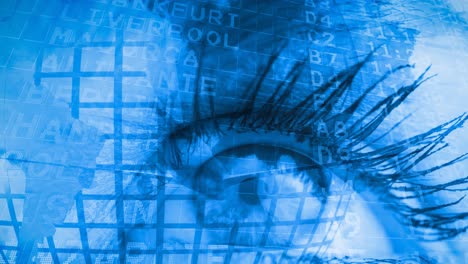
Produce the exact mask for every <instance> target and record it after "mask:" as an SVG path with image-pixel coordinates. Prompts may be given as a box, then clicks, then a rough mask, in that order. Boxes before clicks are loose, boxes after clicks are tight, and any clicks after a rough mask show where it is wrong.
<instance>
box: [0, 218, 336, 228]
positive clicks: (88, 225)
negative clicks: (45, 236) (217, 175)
mask: <svg viewBox="0 0 468 264" xmlns="http://www.w3.org/2000/svg"><path fill="white" fill-rule="evenodd" d="M343 219H344V216H336V217H332V218H330V217H326V218H325V217H324V218H319V219H303V220H295V221H276V222H268V223H265V222H264V221H261V222H248V223H238V226H239V227H258V226H259V225H262V226H298V225H307V224H319V223H329V222H334V221H342V220H343ZM13 224H18V225H21V224H22V222H15V223H13V222H10V221H0V226H11V225H13ZM200 225H201V223H198V224H197V223H151V224H138V223H125V224H124V225H123V226H119V225H118V224H117V223H89V222H86V223H60V224H55V225H54V226H55V227H59V228H101V229H116V230H117V229H121V228H124V229H156V228H193V229H200V228H220V229H229V228H231V227H232V224H229V223H226V224H222V223H203V225H201V226H200Z"/></svg>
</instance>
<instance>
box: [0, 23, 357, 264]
mask: <svg viewBox="0 0 468 264" xmlns="http://www.w3.org/2000/svg"><path fill="white" fill-rule="evenodd" d="M123 35H124V34H123V32H122V31H117V32H116V36H115V41H113V42H92V43H86V44H81V45H79V46H75V47H74V48H73V65H72V70H71V71H70V72H67V71H62V72H51V71H46V72H44V71H43V61H42V60H43V56H39V57H38V60H37V62H36V69H35V75H34V82H35V85H40V84H41V82H42V81H44V80H46V79H54V78H71V84H72V90H71V104H70V106H71V112H72V116H73V118H76V119H79V118H80V112H81V111H82V110H83V109H86V108H98V109H100V108H103V109H105V108H112V109H113V116H112V120H113V131H112V133H110V134H108V135H106V136H105V138H106V139H108V140H112V143H113V155H112V156H113V160H112V163H110V164H97V168H96V169H97V173H98V171H113V174H114V184H113V186H114V190H113V192H112V194H100V193H93V194H86V193H83V192H80V193H79V194H78V195H77V196H76V201H75V203H76V204H75V206H76V222H74V221H70V222H67V221H66V222H64V223H62V224H57V225H55V226H56V228H57V229H58V230H61V231H63V232H65V233H67V232H68V231H70V230H73V231H77V232H75V233H74V234H76V235H78V236H79V238H80V239H79V243H78V244H74V245H73V247H67V246H63V242H62V241H61V242H60V245H58V244H57V241H60V236H63V235H64V233H63V232H61V231H60V232H59V231H57V233H56V234H55V235H54V237H47V238H45V240H44V241H31V242H29V243H28V244H27V245H22V246H21V247H22V249H21V250H22V251H23V253H24V252H27V254H22V259H21V260H20V261H23V262H25V263H26V262H27V261H29V260H28V259H29V258H36V260H37V259H39V262H41V263H74V262H73V261H75V262H76V263H87V264H88V263H108V262H106V261H111V263H113V261H118V262H120V263H126V261H131V262H132V263H140V262H141V261H146V262H147V261H148V259H144V260H142V259H141V258H138V255H146V256H149V257H150V259H152V260H150V262H149V263H153V262H155V263H177V261H181V258H182V259H186V258H187V256H188V258H189V259H191V262H192V263H198V262H199V261H200V262H203V260H207V259H209V260H214V261H220V262H219V263H231V262H238V261H240V259H239V258H241V259H244V258H250V259H251V261H253V263H262V262H264V261H265V260H266V259H267V258H269V257H270V258H271V256H269V255H268V252H271V250H276V251H277V250H280V251H282V252H283V256H282V257H283V258H285V259H286V258H287V255H288V251H289V250H291V249H296V250H298V249H299V250H302V251H303V253H307V252H308V250H310V249H311V248H314V249H315V250H316V251H317V252H324V251H326V248H327V246H328V245H329V244H330V242H331V241H332V237H330V236H327V234H328V233H330V234H332V233H333V232H332V231H336V224H337V223H338V222H339V221H341V220H342V219H343V217H344V216H343V207H346V206H347V202H345V201H342V199H344V198H343V197H346V196H344V195H343V194H349V193H348V192H344V193H340V192H337V193H335V195H336V197H337V199H338V200H337V206H336V210H335V211H334V212H329V213H332V214H329V215H324V208H321V211H320V212H319V215H318V219H320V220H315V219H314V220H304V219H302V216H301V212H302V209H303V207H304V203H305V200H306V197H308V196H310V194H309V193H307V192H306V190H304V192H303V193H299V194H298V196H297V198H299V199H300V205H299V207H298V208H297V215H296V217H295V219H292V221H291V220H290V221H277V222H274V221H272V220H269V222H267V223H264V222H260V223H259V222H252V223H241V224H237V225H235V226H233V227H232V228H231V227H228V228H227V227H225V226H224V225H222V224H221V225H220V224H219V223H210V222H209V221H208V220H207V219H206V218H209V217H210V216H209V214H207V213H206V212H205V203H206V201H205V200H203V199H199V197H196V196H194V195H193V194H166V187H164V186H166V181H167V179H166V178H165V177H162V176H157V177H156V180H157V184H156V186H163V187H162V188H158V190H157V192H153V193H152V194H150V195H143V194H141V193H132V194H128V193H126V192H125V183H124V178H125V176H126V175H125V173H124V172H125V171H135V170H138V169H141V168H142V167H144V166H145V165H141V164H137V165H129V164H123V162H122V161H123V143H122V141H123V140H124V139H129V138H130V139H131V138H139V136H138V135H131V134H124V133H123V125H122V124H123V120H122V111H123V109H125V108H132V107H133V108H136V107H142V106H143V107H145V106H146V107H148V108H151V107H154V105H153V104H149V103H148V104H146V105H145V104H141V103H132V102H126V103H124V102H123V100H122V88H123V87H122V86H123V78H126V77H145V76H146V74H145V72H143V71H125V70H124V69H123V64H124V63H123V49H124V47H138V46H144V45H145V44H147V43H145V42H136V41H133V42H128V41H127V42H124V39H123ZM89 48H114V55H113V56H114V68H113V69H112V70H111V71H84V70H83V50H85V49H89ZM87 77H104V78H110V79H113V102H111V103H108V102H105V103H102V102H81V101H80V98H81V97H80V94H81V93H82V85H83V83H82V78H87ZM107 187H110V186H107ZM347 191H349V190H347ZM2 196H4V197H2V198H6V200H7V202H8V209H9V214H10V216H11V222H10V221H7V222H3V223H1V224H2V225H13V227H14V230H15V235H16V238H17V240H19V228H20V225H21V221H19V220H18V219H16V215H15V210H14V205H13V200H14V199H24V198H25V196H24V195H17V194H10V193H6V194H5V195H2ZM279 200H281V198H273V199H272V201H271V204H270V208H269V214H270V215H275V209H276V205H277V203H278V202H279ZM129 201H139V202H142V203H145V202H151V201H156V206H155V207H156V208H157V214H156V221H155V222H154V223H145V221H143V223H137V222H136V220H135V219H132V220H128V219H126V218H127V217H128V216H127V215H126V212H125V211H126V209H125V204H126V203H127V202H129ZM98 202H103V204H109V203H111V207H112V208H113V209H112V210H111V211H110V213H109V214H110V215H111V216H109V217H110V218H111V219H108V220H110V221H108V222H105V221H103V222H99V221H98V222H94V221H91V222H90V221H89V219H88V218H89V217H91V216H90V210H91V213H92V211H93V210H95V211H96V213H97V210H98V209H97V208H98V207H94V208H93V207H92V206H93V204H96V203H98ZM171 202H173V203H171ZM178 202H182V203H186V202H189V203H196V204H197V205H196V207H197V210H198V211H199V212H201V213H199V214H198V215H197V218H196V221H195V222H191V223H177V222H174V221H171V222H170V223H167V218H168V217H167V216H166V215H165V213H166V212H167V210H172V209H173V208H174V207H169V208H168V207H167V206H168V205H167V204H168V203H169V204H177V203H178ZM342 203H343V204H342ZM145 205H146V206H147V205H148V204H144V205H143V207H142V208H143V210H148V207H146V206H145ZM90 206H91V208H90ZM140 208H141V207H140ZM174 209H175V208H174ZM339 212H340V214H341V215H338V213H339ZM112 214H115V219H112V218H113V217H112ZM127 214H128V213H127ZM320 223H323V224H325V223H331V224H329V225H327V226H326V227H325V226H320ZM333 223H335V225H333ZM259 224H261V225H264V229H263V234H262V235H261V241H260V243H259V247H258V248H251V247H242V246H236V243H238V242H239V238H238V235H239V234H242V233H245V232H246V231H245V230H251V229H252V227H255V226H258V225H259ZM305 224H307V225H309V226H310V225H312V226H313V228H312V230H311V233H310V234H309V241H308V242H307V243H306V245H307V246H304V245H299V246H294V247H288V248H287V249H280V248H278V247H275V246H271V244H268V241H269V239H271V235H270V233H273V234H274V233H275V231H274V230H275V228H279V229H280V228H281V227H285V226H291V227H292V229H291V230H289V235H288V236H289V238H288V241H290V242H289V243H291V242H292V241H293V239H294V237H295V235H296V229H298V228H299V227H300V226H301V225H305ZM135 228H138V229H142V230H146V231H147V232H150V233H152V234H153V231H155V232H154V234H155V241H154V245H155V246H153V247H152V248H148V246H145V245H143V248H144V249H142V248H141V247H140V248H138V245H137V247H136V248H132V247H131V246H130V245H129V244H131V243H126V241H127V240H128V237H127V236H128V235H129V234H130V232H132V231H131V230H134V229H135ZM246 228H247V229H246ZM249 228H250V229H249ZM318 228H322V230H320V232H323V238H322V239H321V240H317V241H315V242H312V239H313V237H314V235H313V234H316V233H319V232H318V230H317V229H318ZM169 229H173V230H180V231H182V232H184V230H194V240H193V243H192V246H189V247H188V248H180V246H177V245H176V246H174V245H170V244H168V242H167V241H166V240H165V239H164V237H165V232H167V230H169ZM210 229H212V230H224V231H227V232H229V233H230V235H229V236H228V241H227V243H226V245H225V246H216V245H206V241H205V242H203V241H202V240H203V236H204V232H207V231H208V230H210ZM331 229H335V230H331ZM94 230H101V231H102V234H97V236H96V234H94V233H93V232H94ZM103 230H107V231H108V233H109V232H110V233H112V234H113V238H110V237H106V238H105V239H104V241H106V243H107V244H109V243H111V244H112V243H114V245H113V247H108V248H103V249H97V248H96V247H95V245H91V244H92V243H95V242H96V241H99V240H102V239H103V238H102V237H100V236H106V231H103ZM242 230H244V231H242ZM247 232H251V231H247ZM277 232H278V231H277ZM283 232H284V231H283ZM280 233H281V232H280ZM205 239H206V238H205ZM112 240H114V241H112ZM36 243H37V244H36ZM203 243H205V245H203ZM176 244H177V243H176ZM207 246H208V247H207ZM150 247H151V246H150ZM2 248H3V251H2V255H1V257H2V260H3V262H4V263H11V262H12V260H13V259H14V258H15V255H16V253H15V252H16V250H17V247H15V246H2ZM145 248H146V249H145ZM135 249H136V251H135ZM132 250H133V252H132ZM265 252H266V254H264V253H265ZM132 254H133V255H132ZM135 255H136V256H135ZM65 256H67V257H65ZM131 259H134V260H131ZM133 261H135V262H133ZM138 261H140V262H138ZM146 262H145V263H146Z"/></svg>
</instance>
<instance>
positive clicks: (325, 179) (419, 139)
mask: <svg viewBox="0 0 468 264" xmlns="http://www.w3.org/2000/svg"><path fill="white" fill-rule="evenodd" d="M274 56H275V55H273V56H272V57H273V58H274ZM370 57H371V55H369V56H368V57H367V58H365V59H363V60H362V61H360V62H358V63H357V64H356V65H354V66H352V67H349V68H348V69H345V70H344V71H342V72H340V73H338V74H337V75H336V76H335V77H334V78H332V79H331V80H330V82H329V83H327V84H325V85H323V86H322V87H319V88H318V89H319V90H322V92H323V93H324V94H327V95H328V96H325V98H323V101H321V102H322V104H321V105H319V107H318V108H316V109H314V108H312V107H310V108H307V107H306V106H308V105H313V101H312V100H313V99H316V97H315V96H313V95H314V94H310V95H309V96H305V97H304V99H303V100H298V101H296V102H295V103H294V104H292V105H287V106H282V105H281V103H282V102H284V100H286V99H289V98H288V96H289V91H288V89H290V88H291V87H292V86H293V85H294V82H295V81H294V76H295V72H300V71H301V69H300V68H301V66H303V64H301V62H298V63H297V64H296V65H295V66H297V67H295V66H293V67H291V72H290V73H289V74H288V75H287V76H289V77H290V78H291V79H292V81H291V82H288V85H284V84H283V83H280V84H279V85H278V86H277V87H275V90H274V92H272V93H271V95H269V96H270V97H267V98H265V100H263V101H261V102H260V103H255V102H253V101H252V99H251V98H257V97H256V96H257V93H260V91H261V88H257V89H253V90H254V91H253V92H251V93H250V94H249V95H248V96H247V97H246V98H247V100H245V102H244V103H243V104H242V105H241V106H240V107H239V108H238V109H237V110H235V111H232V112H227V113H219V114H215V115H209V116H207V117H206V118H199V119H196V120H193V121H192V122H188V123H181V124H179V125H177V126H176V127H174V128H173V130H171V132H170V133H169V134H167V135H166V136H165V139H164V140H162V141H161V145H160V146H159V148H158V150H157V151H156V152H155V154H154V155H153V156H152V157H151V158H150V159H149V160H148V163H149V164H157V169H158V171H159V170H160V171H166V170H170V171H171V172H172V173H173V174H172V175H173V176H174V178H173V180H174V182H175V183H178V184H181V185H184V186H186V187H188V188H189V189H191V190H193V191H194V192H195V197H194V201H193V208H192V209H193V211H192V212H191V213H192V214H194V215H195V216H196V219H197V220H196V222H197V225H198V227H197V230H198V228H200V229H202V230H204V232H206V233H210V232H211V233H213V234H214V235H213V236H212V237H210V236H209V235H206V237H204V239H203V240H198V241H195V243H196V244H197V246H199V247H200V248H204V247H209V246H210V245H212V244H213V243H214V244H216V243H221V245H224V246H230V247H238V248H244V249H245V247H249V246H250V247H255V248H254V251H257V252H256V254H254V255H255V257H253V259H258V260H260V259H261V260H262V261H266V259H268V258H273V259H276V260H278V259H283V260H284V259H289V260H293V261H312V260H315V261H318V260H319V259H320V258H319V256H323V255H326V254H325V252H321V250H323V247H325V245H327V244H332V243H333V242H332V240H331V238H330V237H329V236H333V235H330V232H331V233H333V232H338V233H339V230H337V229H338V228H337V227H336V226H337V225H338V223H340V222H341V221H343V220H344V219H345V217H346V213H345V212H346V209H347V207H348V205H349V203H351V204H352V203H353V202H354V203H356V202H357V201H355V200H353V201H351V200H350V194H352V193H353V192H356V193H358V196H359V195H360V194H361V193H362V194H363V195H369V194H368V193H367V194H366V192H365V191H363V190H362V189H363V186H364V189H366V190H367V191H368V192H369V193H371V194H372V195H373V196H374V199H375V197H377V196H378V197H379V198H377V200H380V201H381V202H384V203H386V205H387V206H388V207H390V208H391V209H389V211H388V213H392V214H396V215H397V216H398V221H401V223H399V222H397V221H395V220H393V221H392V220H388V219H379V221H383V222H386V221H388V222H389V223H391V224H393V225H402V226H403V229H402V230H406V229H407V228H410V229H411V230H412V232H414V233H416V234H418V235H424V239H425V240H434V241H439V240H443V239H448V238H451V237H453V236H457V235H458V234H459V233H460V232H464V229H463V228H462V229H460V228H458V227H457V226H456V225H454V224H455V223H457V222H458V221H459V220H460V219H462V218H464V214H463V213H462V214H452V215H446V214H444V213H440V212H439V210H441V209H442V210H443V209H445V208H450V207H451V206H453V205H456V204H457V203H458V202H460V201H461V200H458V201H455V202H454V203H442V204H439V205H437V206H432V207H431V206H423V205H422V204H419V205H418V206H413V205H412V203H411V202H407V201H411V200H413V201H414V200H416V201H419V199H421V197H430V195H433V194H439V192H442V193H443V192H451V191H460V190H464V188H463V186H464V184H466V178H465V179H464V178H462V179H458V180H455V181H450V182H445V183H442V184H434V185H431V184H422V182H424V177H426V176H427V175H429V174H430V173H432V172H434V171H437V170H439V169H442V168H443V167H446V166H450V165H452V164H455V163H456V162H460V161H462V160H463V159H464V158H465V156H466V155H462V156H460V157H458V158H456V159H454V160H451V161H449V162H447V163H445V164H442V165H437V166H434V167H431V168H428V169H426V170H419V171H417V170H413V168H414V167H415V166H416V165H417V164H418V163H420V162H421V161H422V160H424V159H425V158H427V157H428V156H430V155H432V154H434V153H435V152H437V151H438V150H439V149H440V148H441V147H443V145H444V143H443V138H445V137H446V136H447V135H448V134H449V133H450V132H451V131H453V130H454V129H457V128H459V127H461V126H462V125H463V123H464V122H465V121H466V119H467V117H466V115H465V114H463V115H461V116H459V117H457V118H455V119H453V120H451V121H449V122H447V123H445V124H442V125H440V126H438V127H435V128H433V129H432V130H430V131H427V132H426V133H422V134H419V135H416V136H414V137H411V138H408V139H406V140H402V141H401V142H397V143H394V144H388V145H385V146H384V147H380V148H374V147H373V145H372V143H375V142H368V138H369V137H370V136H371V135H372V134H373V132H374V130H376V129H377V128H378V126H379V125H380V124H381V123H382V122H383V121H384V119H385V118H386V117H387V116H388V115H390V114H391V112H392V111H393V109H396V108H397V106H398V105H399V104H400V103H401V102H402V101H403V100H402V99H404V98H406V97H407V96H408V95H409V94H410V93H411V92H413V91H414V90H415V89H416V88H417V87H419V86H420V85H421V84H422V83H423V82H424V81H426V80H427V78H426V77H425V74H426V72H425V73H423V74H422V75H421V76H419V78H417V80H415V81H414V82H412V83H410V84H408V85H404V86H402V87H400V88H399V89H398V90H397V91H395V92H394V93H392V94H390V95H388V96H387V97H384V98H382V99H381V100H380V101H377V102H374V104H371V105H370V106H367V107H368V109H369V110H368V111H367V112H366V111H365V112H363V113H361V114H358V113H359V109H360V108H359V107H361V106H362V105H364V104H365V102H366V100H367V99H364V98H365V97H366V96H367V94H368V93H370V92H371V90H372V89H376V87H377V85H378V83H379V82H380V81H383V80H384V79H385V78H387V77H388V76H384V77H382V79H380V80H379V81H378V82H376V83H375V84H373V85H371V86H370V87H368V88H366V89H364V90H363V92H362V93H361V94H360V95H359V96H356V97H355V98H356V99H355V100H352V101H351V102H349V103H348V105H347V107H344V109H345V110H344V111H343V112H344V113H346V115H345V116H344V117H343V116H342V115H341V113H332V112H331V111H327V112H320V111H317V109H322V108H327V109H333V108H335V105H334V104H337V103H341V102H342V100H341V98H340V97H341V96H343V94H344V91H345V90H346V89H350V86H351V84H352V80H353V79H354V78H355V77H356V75H357V73H358V72H359V71H360V70H361V68H362V67H363V66H364V65H365V64H366V63H367V62H368V60H369V59H370ZM269 62H271V63H275V61H274V59H273V60H269ZM406 67H409V66H402V67H399V68H397V70H401V69H404V68H406ZM265 68H266V69H267V70H268V69H270V68H269V67H265ZM263 74H267V73H266V72H265V73H263ZM392 74H393V73H392ZM388 75H390V73H389V74H388ZM259 79H260V81H263V79H262V78H261V77H260V78H259ZM287 81H288V80H287ZM332 83H334V84H336V83H338V85H337V86H332V85H331V84H332ZM261 86H262V85H261V84H255V87H261ZM340 89H341V91H340ZM195 96H197V95H195ZM285 97H286V98H285ZM249 98H250V100H249ZM194 100H195V99H194ZM253 100H254V101H255V100H256V99H253ZM280 100H281V102H280ZM361 104H362V105H361ZM208 108H209V107H208ZM200 109H201V108H200ZM194 111H200V113H201V110H199V109H194ZM299 113H300V114H299ZM194 115H195V116H202V114H199V115H197V114H194ZM369 117H372V118H369ZM314 118H315V120H313V119H314ZM336 119H337V120H336ZM322 120H327V121H328V122H329V123H332V124H335V122H333V121H339V122H340V123H339V124H341V125H339V126H337V127H335V129H336V131H327V132H326V133H325V127H324V123H323V122H320V121H322ZM349 120H351V122H348V121H349ZM345 127H346V129H345ZM322 133H324V134H322ZM377 139H378V140H380V139H379V138H377ZM330 150H333V152H332V151H330ZM350 183H351V184H350ZM359 186H361V187H359ZM367 197H369V196H367ZM426 199H427V198H426ZM351 207H352V206H351ZM272 208H273V209H272ZM360 212H361V213H362V212H363V211H360ZM188 214H190V213H188ZM351 214H352V213H351ZM364 214H365V213H364ZM354 217H355V216H354ZM388 218H389V219H391V218H392V217H391V216H390V217H388ZM441 218H443V219H444V220H443V221H440V222H439V221H438V219H441ZM351 219H352V218H351ZM347 220H348V221H352V220H349V219H347ZM288 221H289V222H288ZM362 221H365V220H362ZM369 222H370V221H369ZM325 226H327V227H328V228H329V230H328V233H327V231H326V230H327V228H325ZM395 228H397V227H395ZM330 230H333V231H330ZM294 231H296V233H295V232H294ZM406 231H407V230H406ZM196 232H197V231H196ZM200 232H202V231H200ZM298 233H299V234H302V235H303V236H301V235H298ZM195 237H197V236H195ZM180 238H181V241H185V242H181V243H191V242H188V241H187V240H185V239H186V238H184V236H181V237H180ZM199 239H201V237H199ZM210 239H211V240H210ZM217 239H219V240H218V241H217ZM304 241H306V242H304ZM317 241H319V242H317ZM357 243H359V242H357ZM278 248H279V249H278ZM282 248H283V249H282ZM284 248H286V249H284ZM261 249H263V251H264V252H268V251H269V250H270V252H269V253H265V254H264V255H262V253H259V252H262V250H261ZM301 249H302V252H301ZM275 250H276V251H275ZM298 251H299V252H301V254H299V255H295V256H291V255H288V253H287V252H295V254H298V253H297V252H298ZM272 252H274V253H272ZM335 253H336V252H335ZM247 255H248V254H247ZM340 255H341V254H339V253H338V254H337V255H336V256H340ZM329 256H335V255H333V254H331V255H329ZM400 257H402V256H400ZM415 258H417V257H415ZM408 259H411V257H408ZM421 259H424V258H423V257H421ZM328 260H331V259H328ZM321 261H326V260H325V258H324V259H323V260H321ZM335 261H340V260H338V259H335ZM341 261H343V263H347V260H346V258H345V259H341ZM349 261H351V260H349ZM353 261H355V262H358V261H359V260H358V259H354V260H353ZM375 261H378V260H375ZM395 261H396V260H395ZM401 261H403V260H401Z"/></svg>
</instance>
